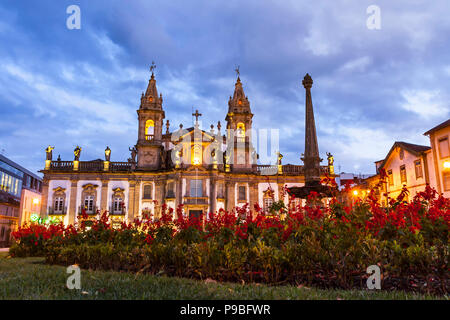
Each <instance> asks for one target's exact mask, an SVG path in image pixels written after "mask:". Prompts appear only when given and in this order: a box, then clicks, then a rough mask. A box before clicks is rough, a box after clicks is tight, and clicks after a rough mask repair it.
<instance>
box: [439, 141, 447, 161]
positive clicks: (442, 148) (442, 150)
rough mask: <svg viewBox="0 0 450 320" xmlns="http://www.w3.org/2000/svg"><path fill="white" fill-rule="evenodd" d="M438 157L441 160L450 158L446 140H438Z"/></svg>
mask: <svg viewBox="0 0 450 320" xmlns="http://www.w3.org/2000/svg"><path fill="white" fill-rule="evenodd" d="M439 155H440V157H441V159H445V158H448V157H450V150H449V146H448V138H447V137H445V138H442V139H439Z"/></svg>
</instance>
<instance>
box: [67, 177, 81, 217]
mask: <svg viewBox="0 0 450 320" xmlns="http://www.w3.org/2000/svg"><path fill="white" fill-rule="evenodd" d="M77 185H78V180H72V181H71V184H70V204H69V210H68V212H67V214H68V215H69V224H74V223H75V215H76V210H77V203H78V202H79V201H78V199H77Z"/></svg>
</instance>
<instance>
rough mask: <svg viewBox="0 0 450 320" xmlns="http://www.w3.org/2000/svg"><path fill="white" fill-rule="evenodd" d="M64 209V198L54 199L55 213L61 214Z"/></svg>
mask: <svg viewBox="0 0 450 320" xmlns="http://www.w3.org/2000/svg"><path fill="white" fill-rule="evenodd" d="M63 209H64V198H63V197H56V198H55V213H62V212H63Z"/></svg>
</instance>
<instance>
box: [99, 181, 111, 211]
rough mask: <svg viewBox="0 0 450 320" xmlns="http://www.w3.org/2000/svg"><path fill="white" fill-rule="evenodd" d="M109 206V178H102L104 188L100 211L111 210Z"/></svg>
mask: <svg viewBox="0 0 450 320" xmlns="http://www.w3.org/2000/svg"><path fill="white" fill-rule="evenodd" d="M109 209H110V208H108V180H102V189H101V195H100V213H103V212H104V211H105V210H108V211H109Z"/></svg>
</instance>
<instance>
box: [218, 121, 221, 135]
mask: <svg viewBox="0 0 450 320" xmlns="http://www.w3.org/2000/svg"><path fill="white" fill-rule="evenodd" d="M220 128H222V125H221V124H220V121H217V131H219V132H220Z"/></svg>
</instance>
